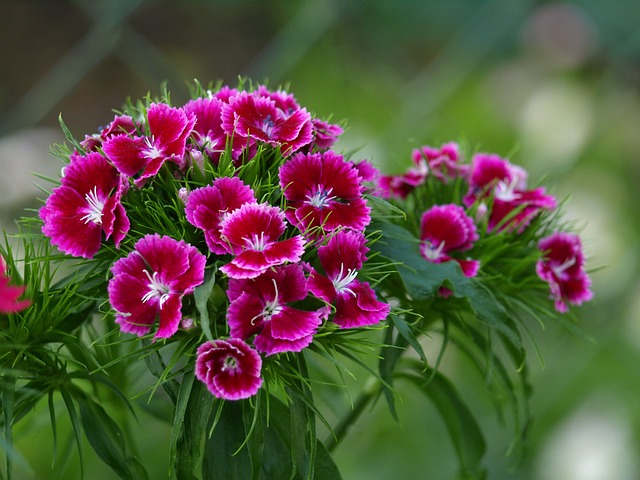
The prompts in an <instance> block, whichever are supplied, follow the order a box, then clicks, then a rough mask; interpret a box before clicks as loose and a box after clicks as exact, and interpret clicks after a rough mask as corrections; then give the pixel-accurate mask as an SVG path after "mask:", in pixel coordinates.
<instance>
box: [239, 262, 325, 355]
mask: <svg viewBox="0 0 640 480" xmlns="http://www.w3.org/2000/svg"><path fill="white" fill-rule="evenodd" d="M308 293H309V290H308V288H307V280H306V278H305V276H304V272H303V269H302V266H301V265H299V264H296V265H285V266H279V267H275V268H272V269H269V270H267V271H265V272H264V273H263V274H262V275H260V276H258V277H255V278H252V279H242V280H237V279H233V278H232V279H230V280H229V289H228V291H227V295H228V297H229V299H230V301H231V303H230V304H229V308H228V309H227V321H228V323H229V328H230V330H231V336H232V337H237V338H241V339H243V340H246V339H248V338H250V337H252V336H253V335H255V337H254V339H253V344H254V345H255V347H256V349H258V351H260V352H263V353H265V354H267V355H273V354H276V353H281V352H299V351H300V350H302V349H303V348H305V347H307V346H308V345H309V344H310V343H311V341H312V340H313V335H314V333H315V332H316V331H317V329H318V326H319V325H320V324H321V323H322V317H323V312H321V311H304V310H300V309H298V308H294V307H292V306H291V305H290V304H291V303H293V302H297V301H299V300H303V299H304V298H306V296H307V294H308Z"/></svg>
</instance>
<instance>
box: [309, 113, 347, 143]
mask: <svg viewBox="0 0 640 480" xmlns="http://www.w3.org/2000/svg"><path fill="white" fill-rule="evenodd" d="M311 124H312V126H313V130H312V131H313V143H312V148H314V149H316V150H329V149H330V148H331V147H333V145H335V143H336V142H337V141H338V137H339V136H340V135H342V134H343V133H344V129H343V128H342V127H341V126H340V125H337V124H335V123H329V122H325V121H324V120H319V119H317V118H314V119H313V120H312V122H311Z"/></svg>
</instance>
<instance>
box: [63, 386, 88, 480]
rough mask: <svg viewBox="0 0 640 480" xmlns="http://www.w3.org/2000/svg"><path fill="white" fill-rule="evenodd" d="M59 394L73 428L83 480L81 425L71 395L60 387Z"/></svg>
mask: <svg viewBox="0 0 640 480" xmlns="http://www.w3.org/2000/svg"><path fill="white" fill-rule="evenodd" d="M60 394H61V395H62V399H63V400H64V404H65V406H66V407H67V413H68V414H69V420H71V427H72V428H73V435H74V437H75V440H76V446H77V447H78V456H79V457H80V478H84V447H83V445H82V425H81V424H80V419H79V418H78V412H77V411H76V406H75V403H73V398H72V397H71V394H70V393H69V391H68V390H67V389H66V388H65V387H60Z"/></svg>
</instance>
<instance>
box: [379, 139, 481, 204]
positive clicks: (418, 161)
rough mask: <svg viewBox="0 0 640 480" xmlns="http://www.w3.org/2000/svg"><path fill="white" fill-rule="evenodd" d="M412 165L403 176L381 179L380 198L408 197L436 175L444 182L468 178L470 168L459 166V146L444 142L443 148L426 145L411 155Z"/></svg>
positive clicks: (387, 176) (460, 164)
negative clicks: (428, 177) (428, 178)
mask: <svg viewBox="0 0 640 480" xmlns="http://www.w3.org/2000/svg"><path fill="white" fill-rule="evenodd" d="M411 160H412V161H413V165H412V166H411V167H410V168H409V169H408V170H407V171H406V172H405V173H403V174H401V175H382V176H380V178H379V180H378V188H379V191H380V195H381V196H382V197H384V198H407V196H408V195H409V194H410V193H411V192H412V191H413V190H415V189H416V188H417V187H418V186H420V185H422V184H423V183H424V182H425V180H426V179H427V176H429V175H433V176H434V177H435V178H437V179H438V180H440V181H442V182H448V181H449V180H451V179H453V178H458V177H463V178H466V176H467V175H468V169H469V167H468V166H467V165H463V164H462V163H460V154H459V147H458V144H457V143H453V142H451V143H445V144H444V145H442V146H441V147H440V148H434V147H430V146H429V145H424V146H422V147H420V148H416V149H414V150H413V151H412V152H411Z"/></svg>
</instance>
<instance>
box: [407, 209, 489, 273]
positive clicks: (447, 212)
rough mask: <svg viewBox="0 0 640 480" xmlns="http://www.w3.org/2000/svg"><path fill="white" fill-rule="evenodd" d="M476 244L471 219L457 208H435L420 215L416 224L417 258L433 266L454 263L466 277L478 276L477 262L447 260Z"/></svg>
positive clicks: (473, 224) (457, 259) (474, 227)
mask: <svg viewBox="0 0 640 480" xmlns="http://www.w3.org/2000/svg"><path fill="white" fill-rule="evenodd" d="M476 240H478V232H477V229H476V225H475V223H474V222H473V219H472V218H471V217H469V216H468V215H467V214H466V212H465V210H464V208H462V207H461V206H460V205H455V204H447V205H435V206H433V207H431V208H430V209H429V210H427V211H426V212H424V213H423V214H422V218H421V220H420V254H421V255H422V256H423V257H424V259H425V260H427V261H429V262H433V263H442V262H448V261H450V260H455V261H456V262H458V263H459V264H460V267H461V268H462V272H463V273H464V274H465V275H466V276H467V277H474V276H476V275H477V273H478V268H479V267H480V262H478V261H477V260H470V259H459V258H454V257H452V256H451V254H453V253H454V252H464V251H465V250H469V249H470V248H471V247H472V246H473V243H474V242H475V241H476Z"/></svg>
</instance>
